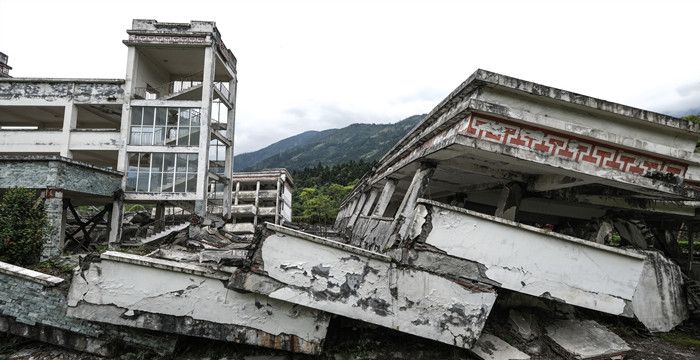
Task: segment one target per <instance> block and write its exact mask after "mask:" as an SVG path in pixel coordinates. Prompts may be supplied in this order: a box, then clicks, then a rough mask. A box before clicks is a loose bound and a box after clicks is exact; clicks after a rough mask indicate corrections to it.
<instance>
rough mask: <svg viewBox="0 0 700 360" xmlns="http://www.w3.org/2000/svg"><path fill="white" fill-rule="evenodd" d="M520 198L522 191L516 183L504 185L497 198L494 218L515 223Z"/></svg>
mask: <svg viewBox="0 0 700 360" xmlns="http://www.w3.org/2000/svg"><path fill="white" fill-rule="evenodd" d="M522 197H523V191H522V188H521V187H520V185H519V184H518V183H510V184H508V185H505V186H504V187H503V189H502V190H501V195H500V196H499V198H498V205H497V206H496V213H495V216H498V217H500V218H503V219H506V220H511V221H515V215H516V214H517V212H518V207H520V200H522Z"/></svg>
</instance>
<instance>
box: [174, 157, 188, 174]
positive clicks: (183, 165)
mask: <svg viewBox="0 0 700 360" xmlns="http://www.w3.org/2000/svg"><path fill="white" fill-rule="evenodd" d="M175 166H176V167H177V169H176V171H177V172H185V171H187V154H177V164H176V165H175Z"/></svg>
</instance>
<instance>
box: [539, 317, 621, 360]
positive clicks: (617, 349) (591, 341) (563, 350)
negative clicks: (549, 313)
mask: <svg viewBox="0 0 700 360" xmlns="http://www.w3.org/2000/svg"><path fill="white" fill-rule="evenodd" d="M546 334H547V337H548V338H549V339H550V340H551V341H552V343H553V344H554V348H555V350H556V351H558V352H560V354H561V356H563V357H565V358H570V359H604V358H605V359H616V358H617V359H621V358H622V356H623V355H625V354H626V353H627V352H629V351H630V350H631V349H630V347H629V346H628V345H627V343H626V342H625V341H624V340H622V339H621V338H620V337H619V336H617V335H616V334H615V333H613V332H611V331H610V330H608V329H607V328H606V327H605V326H603V325H600V324H598V323H597V322H595V321H593V320H558V321H555V322H553V323H552V324H550V325H548V326H547V327H546Z"/></svg>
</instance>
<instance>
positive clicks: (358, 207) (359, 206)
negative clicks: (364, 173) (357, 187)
mask: <svg viewBox="0 0 700 360" xmlns="http://www.w3.org/2000/svg"><path fill="white" fill-rule="evenodd" d="M366 198H367V194H365V193H362V195H360V200H358V201H357V205H356V206H355V210H353V212H352V215H350V221H348V224H347V225H346V227H347V228H348V229H352V227H353V226H355V221H357V218H358V217H359V216H360V213H361V212H362V207H363V206H364V204H365V199H366Z"/></svg>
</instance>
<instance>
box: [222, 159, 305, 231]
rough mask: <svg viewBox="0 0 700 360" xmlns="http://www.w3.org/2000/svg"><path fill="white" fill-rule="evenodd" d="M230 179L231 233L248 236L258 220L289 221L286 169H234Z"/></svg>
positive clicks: (290, 182)
mask: <svg viewBox="0 0 700 360" xmlns="http://www.w3.org/2000/svg"><path fill="white" fill-rule="evenodd" d="M231 179H232V181H233V183H234V184H235V185H234V186H232V187H233V205H232V206H233V207H232V209H231V225H229V228H228V230H229V231H230V232H231V233H234V234H240V235H248V236H252V235H253V234H254V233H255V226H257V225H258V224H262V223H264V222H270V223H273V224H275V225H282V224H284V223H289V222H291V221H292V194H293V192H294V181H293V179H292V176H291V175H290V174H289V172H288V171H287V170H286V169H265V170H259V171H248V172H234V173H233V175H232V177H231Z"/></svg>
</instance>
